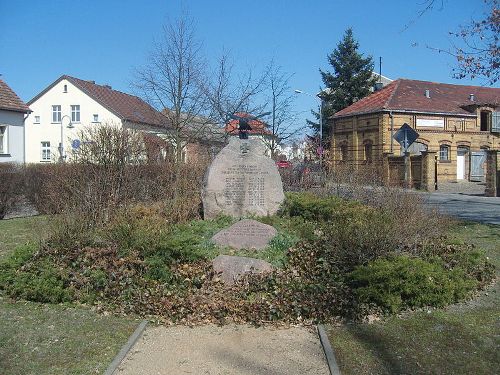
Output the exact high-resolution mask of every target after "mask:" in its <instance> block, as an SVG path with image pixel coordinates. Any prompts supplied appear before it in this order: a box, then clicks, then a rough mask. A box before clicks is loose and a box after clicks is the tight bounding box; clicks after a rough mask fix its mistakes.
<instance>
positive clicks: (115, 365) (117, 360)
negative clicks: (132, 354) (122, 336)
mask: <svg viewBox="0 0 500 375" xmlns="http://www.w3.org/2000/svg"><path fill="white" fill-rule="evenodd" d="M147 325H148V321H147V320H143V321H142V322H141V323H140V324H139V325H138V326H137V328H136V329H135V331H134V333H132V335H131V336H130V337H129V339H128V341H127V343H126V344H125V345H124V346H123V348H122V349H121V350H120V352H119V353H118V354H117V355H116V357H115V359H113V362H111V364H110V365H109V366H108V368H107V369H106V372H105V373H104V375H113V374H114V372H115V371H116V369H117V368H118V366H119V365H120V363H121V362H122V361H123V359H124V358H125V356H126V355H127V354H128V352H129V351H130V349H132V347H133V346H134V344H135V343H136V342H137V340H139V338H140V337H141V336H142V333H143V332H144V330H145V329H146V326H147Z"/></svg>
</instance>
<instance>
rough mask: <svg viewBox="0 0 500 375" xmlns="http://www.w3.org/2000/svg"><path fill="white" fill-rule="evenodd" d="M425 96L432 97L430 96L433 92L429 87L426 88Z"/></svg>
mask: <svg viewBox="0 0 500 375" xmlns="http://www.w3.org/2000/svg"><path fill="white" fill-rule="evenodd" d="M425 97H426V98H430V97H431V92H430V90H429V89H426V90H425Z"/></svg>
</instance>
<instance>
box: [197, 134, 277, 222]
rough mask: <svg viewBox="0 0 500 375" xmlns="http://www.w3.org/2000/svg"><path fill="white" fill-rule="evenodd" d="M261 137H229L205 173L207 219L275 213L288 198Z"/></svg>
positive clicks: (204, 199)
mask: <svg viewBox="0 0 500 375" xmlns="http://www.w3.org/2000/svg"><path fill="white" fill-rule="evenodd" d="M265 150H266V148H265V145H264V144H263V143H262V141H261V140H259V139H239V138H237V137H230V140H229V144H228V145H227V146H226V147H224V148H223V149H222V150H221V151H220V152H219V153H218V154H217V156H216V157H215V159H214V160H213V162H212V164H211V165H210V167H209V168H208V171H207V173H206V175H205V182H204V186H203V192H202V200H203V210H204V218H205V219H211V218H214V217H216V216H217V215H219V214H225V215H228V216H231V217H236V218H242V217H246V216H251V215H256V216H266V215H273V214H275V213H276V212H277V211H278V208H279V206H280V204H281V203H282V202H283V200H284V199H285V195H284V194H283V184H282V182H281V176H280V174H279V172H278V168H277V167H276V165H275V163H274V161H273V160H272V159H271V158H269V157H267V156H265Z"/></svg>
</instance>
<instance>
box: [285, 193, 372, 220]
mask: <svg viewBox="0 0 500 375" xmlns="http://www.w3.org/2000/svg"><path fill="white" fill-rule="evenodd" d="M363 210H364V206H363V205H361V204H359V203H358V202H355V201H347V200H345V199H342V198H338V197H333V196H330V197H320V196H318V195H316V194H313V193H307V192H306V193H287V194H286V200H285V203H284V204H283V208H282V210H281V213H282V215H286V216H290V217H296V216H298V217H302V218H303V219H305V220H308V221H331V220H334V219H335V218H337V217H338V216H339V215H349V214H355V213H356V211H363Z"/></svg>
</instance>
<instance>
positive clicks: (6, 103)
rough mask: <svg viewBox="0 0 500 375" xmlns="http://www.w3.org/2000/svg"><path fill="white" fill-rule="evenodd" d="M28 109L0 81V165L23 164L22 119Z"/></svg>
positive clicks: (27, 112)
mask: <svg viewBox="0 0 500 375" xmlns="http://www.w3.org/2000/svg"><path fill="white" fill-rule="evenodd" d="M29 113H30V109H29V107H28V106H27V105H26V104H25V103H24V102H23V101H22V100H21V99H20V98H19V97H18V96H17V94H16V93H15V92H14V91H13V90H12V89H11V88H10V87H9V86H8V85H7V83H5V82H4V81H3V80H2V79H0V163H24V161H25V155H24V154H25V144H24V130H25V129H24V119H25V116H26V115H27V114H29Z"/></svg>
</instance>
